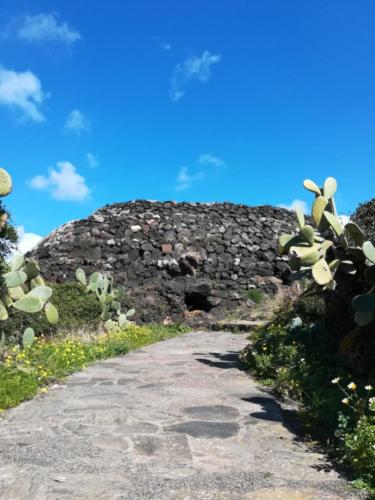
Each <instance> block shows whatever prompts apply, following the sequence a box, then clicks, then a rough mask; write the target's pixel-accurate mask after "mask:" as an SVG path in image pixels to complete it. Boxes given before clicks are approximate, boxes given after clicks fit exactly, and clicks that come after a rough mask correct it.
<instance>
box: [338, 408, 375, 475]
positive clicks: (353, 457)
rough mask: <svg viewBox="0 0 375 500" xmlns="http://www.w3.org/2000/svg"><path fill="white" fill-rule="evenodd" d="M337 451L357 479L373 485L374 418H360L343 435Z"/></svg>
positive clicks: (374, 466) (374, 453) (374, 471)
mask: <svg viewBox="0 0 375 500" xmlns="http://www.w3.org/2000/svg"><path fill="white" fill-rule="evenodd" d="M339 451H340V453H341V454H342V458H343V461H344V463H346V464H347V465H349V466H350V467H351V468H352V469H353V471H354V472H355V473H356V474H357V475H358V476H359V477H361V478H363V479H364V480H366V481H368V482H369V483H370V484H371V483H372V484H375V418H371V417H367V416H363V417H362V418H360V420H359V421H358V423H357V425H356V426H355V428H354V429H353V431H351V432H345V433H344V434H343V436H342V443H341V448H340V450H339Z"/></svg>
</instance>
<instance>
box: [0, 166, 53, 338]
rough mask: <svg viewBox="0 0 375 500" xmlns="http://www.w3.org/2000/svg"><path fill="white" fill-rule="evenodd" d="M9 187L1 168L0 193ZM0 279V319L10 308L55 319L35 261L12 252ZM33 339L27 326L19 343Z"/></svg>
mask: <svg viewBox="0 0 375 500" xmlns="http://www.w3.org/2000/svg"><path fill="white" fill-rule="evenodd" d="M11 191H12V179H11V177H10V175H9V174H8V172H6V171H5V170H4V169H2V168H0V196H6V195H8V194H9V193H10V192H11ZM1 223H2V222H1V221H0V224H1ZM2 279H3V282H4V284H5V287H6V291H7V293H6V297H5V300H4V302H2V301H0V322H2V321H6V320H7V319H8V318H9V311H10V310H11V309H12V310H14V311H22V312H24V313H30V314H35V313H40V312H42V311H43V312H44V313H45V315H46V318H47V320H48V321H49V322H50V323H52V324H55V323H57V322H58V312H57V309H56V308H55V307H54V306H53V305H52V304H51V303H50V302H49V299H50V298H51V296H52V289H51V288H50V287H48V286H45V283H44V280H43V278H42V277H41V276H40V271H39V267H38V265H37V264H36V263H35V262H32V261H27V260H25V258H24V257H23V255H15V256H14V257H13V259H12V260H11V262H10V264H9V265H8V266H7V269H6V271H5V272H4V273H3V274H2ZM33 339H34V331H33V330H32V329H31V328H27V329H26V330H25V331H24V333H23V336H22V345H23V346H25V347H29V346H30V345H31V344H32V342H33Z"/></svg>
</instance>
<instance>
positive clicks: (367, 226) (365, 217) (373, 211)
mask: <svg viewBox="0 0 375 500" xmlns="http://www.w3.org/2000/svg"><path fill="white" fill-rule="evenodd" d="M352 218H353V220H354V221H355V222H356V223H357V224H358V225H359V226H360V227H361V229H362V230H363V231H364V232H365V233H366V236H367V238H369V239H370V240H372V241H374V242H375V198H373V199H372V200H370V201H367V202H366V203H362V204H361V205H359V207H358V208H357V210H356V211H355V213H354V215H353V217H352Z"/></svg>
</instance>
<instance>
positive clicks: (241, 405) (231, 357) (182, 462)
mask: <svg viewBox="0 0 375 500" xmlns="http://www.w3.org/2000/svg"><path fill="white" fill-rule="evenodd" d="M246 344H247V340H246V336H245V335H243V334H241V335H239V334H230V333H224V332H196V333H189V334H187V335H184V336H181V337H178V338H174V339H170V340H167V341H164V342H160V343H158V344H153V345H151V346H149V347H147V348H144V349H141V350H138V351H133V352H131V353H129V354H128V355H127V356H124V357H120V358H114V359H110V360H105V361H102V362H100V363H97V364H95V365H93V366H91V367H89V368H88V369H86V370H85V371H83V372H80V373H77V374H75V375H73V376H71V377H70V378H69V379H68V380H67V381H66V383H65V384H63V385H61V386H58V387H55V388H52V389H51V390H50V391H49V392H48V394H46V395H42V396H38V397H37V398H36V399H34V400H33V401H29V402H26V403H24V404H22V405H21V406H19V407H18V408H16V409H14V410H11V411H9V412H7V414H6V415H5V417H4V419H3V420H2V421H1V422H0V498H1V499H4V500H18V499H20V500H25V499H32V500H33V499H36V500H55V499H56V500H57V499H58V500H65V499H90V500H91V499H103V500H104V499H105V500H107V499H131V500H133V499H134V500H136V499H161V500H164V499H165V500H172V499H174V500H177V499H178V500H191V499H199V500H201V499H202V500H216V499H217V500H229V499H240V500H247V499H261V500H263V499H268V498H269V499H276V500H277V499H285V500H286V499H289V498H290V499H292V500H293V499H305V500H313V499H345V498H364V497H363V496H362V497H361V496H360V495H359V494H358V493H357V492H355V491H354V490H352V489H351V488H350V486H349V485H348V483H347V482H346V481H345V480H344V479H342V478H340V476H339V474H338V473H337V472H336V471H335V470H334V469H333V468H332V467H331V465H330V464H329V463H328V462H327V460H326V458H325V457H324V456H323V455H322V454H320V453H317V452H315V451H312V450H310V449H308V448H307V447H306V445H304V444H303V443H301V442H299V441H298V440H297V439H296V437H295V436H294V434H293V433H291V432H290V431H289V430H288V428H287V426H286V425H285V422H284V420H283V413H282V410H281V408H280V406H279V405H278V403H277V401H275V400H274V399H273V398H272V397H271V396H270V395H269V394H268V393H267V392H265V391H263V390H262V389H261V388H260V387H259V386H258V385H257V383H256V382H255V381H254V380H253V379H251V378H250V377H249V376H248V375H247V374H246V372H245V371H242V370H241V368H242V367H241V365H240V364H239V361H238V353H239V351H240V350H241V349H243V347H244V346H245V345H246Z"/></svg>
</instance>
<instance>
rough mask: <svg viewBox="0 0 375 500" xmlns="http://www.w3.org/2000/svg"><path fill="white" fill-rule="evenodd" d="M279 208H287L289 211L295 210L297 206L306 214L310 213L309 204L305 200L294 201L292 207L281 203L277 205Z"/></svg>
mask: <svg viewBox="0 0 375 500" xmlns="http://www.w3.org/2000/svg"><path fill="white" fill-rule="evenodd" d="M277 206H278V207H279V208H286V209H287V210H295V209H296V206H300V207H301V208H302V210H303V212H304V213H305V214H308V213H309V210H308V207H307V203H306V202H305V201H303V200H298V199H296V200H293V201H292V203H291V204H290V205H284V204H282V203H280V205H277Z"/></svg>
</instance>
